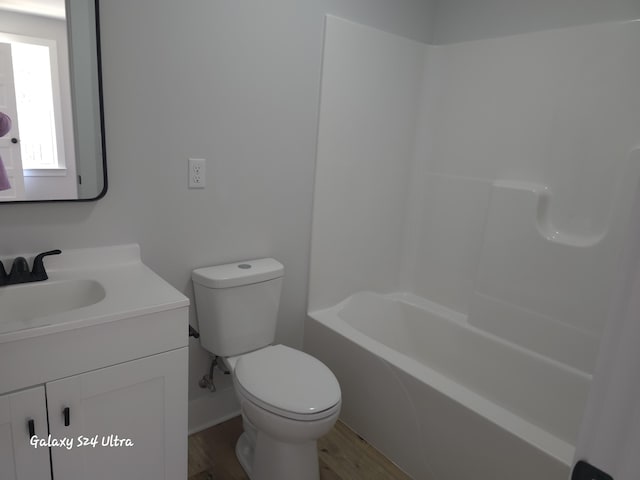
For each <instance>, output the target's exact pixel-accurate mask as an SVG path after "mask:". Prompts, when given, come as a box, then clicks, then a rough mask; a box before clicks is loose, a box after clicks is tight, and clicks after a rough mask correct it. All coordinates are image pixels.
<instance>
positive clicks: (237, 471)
mask: <svg viewBox="0 0 640 480" xmlns="http://www.w3.org/2000/svg"><path fill="white" fill-rule="evenodd" d="M241 433H242V420H241V418H240V417H236V418H233V419H231V420H229V421H227V422H224V423H221V424H220V425H216V426H215V427H211V428H209V429H207V430H204V431H202V432H199V433H196V434H195V435H191V436H190V437H189V480H248V477H247V476H246V474H245V473H244V470H242V467H241V466H240V463H239V462H238V460H237V459H236V455H235V444H236V440H237V439H238V437H239V436H240V434H241ZM318 456H319V459H320V479H321V480H360V479H362V480H365V479H366V480H407V479H410V477H408V476H407V475H406V474H404V473H403V472H402V471H400V470H399V469H398V467H396V466H395V465H394V464H393V463H391V462H390V461H389V460H388V459H387V458H386V457H385V456H383V455H382V454H381V453H380V452H378V451H377V450H376V449H375V448H373V447H372V446H371V445H369V444H368V443H367V442H366V441H364V440H363V439H362V438H360V437H359V436H358V435H356V434H355V433H354V432H353V431H351V430H350V429H349V428H348V427H347V426H346V425H344V424H343V423H342V422H338V423H336V426H335V427H334V428H333V430H332V431H331V432H329V434H328V435H326V436H325V437H323V438H321V439H320V440H319V441H318Z"/></svg>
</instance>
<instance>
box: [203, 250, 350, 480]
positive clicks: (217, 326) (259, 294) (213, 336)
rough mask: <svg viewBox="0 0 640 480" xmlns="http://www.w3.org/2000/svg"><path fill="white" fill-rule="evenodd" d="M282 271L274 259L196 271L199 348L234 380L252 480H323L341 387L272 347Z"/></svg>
mask: <svg viewBox="0 0 640 480" xmlns="http://www.w3.org/2000/svg"><path fill="white" fill-rule="evenodd" d="M283 271H284V269H283V266H282V264H281V263H279V262H278V261H276V260H274V259H272V258H267V259H260V260H252V261H244V262H239V263H234V264H227V265H219V266H214V267H205V268H200V269H196V270H194V271H193V273H192V279H193V283H194V291H195V297H196V309H197V313H198V323H199V326H200V341H201V344H202V346H203V347H204V348H205V349H207V350H209V351H210V352H211V353H213V354H215V355H217V356H219V357H221V358H222V359H223V361H224V362H225V364H226V365H227V367H228V368H229V370H230V371H231V372H232V373H233V384H234V389H235V392H236V395H237V397H238V400H239V402H240V407H241V411H242V418H243V427H244V433H243V434H242V435H241V436H240V438H239V439H238V442H237V444H236V455H237V457H238V460H239V461H240V464H241V465H242V467H243V468H244V470H245V471H246V473H247V475H248V476H249V478H250V479H251V480H318V479H319V467H318V454H317V444H316V442H317V439H318V438H320V437H321V436H323V435H324V434H326V433H327V432H328V431H329V430H330V429H331V428H332V427H333V425H334V424H335V422H336V420H337V418H338V415H339V413H340V406H341V392H340V385H339V384H338V381H337V379H336V378H335V376H334V375H333V373H332V372H331V370H329V368H327V367H326V366H325V365H324V364H323V363H322V362H320V361H319V360H317V359H316V358H314V357H312V356H311V355H308V354H306V353H304V352H301V351H299V350H296V349H293V348H290V347H287V346H284V345H272V343H273V340H274V337H275V327H276V320H277V313H278V307H279V301H280V291H281V286H282V276H283Z"/></svg>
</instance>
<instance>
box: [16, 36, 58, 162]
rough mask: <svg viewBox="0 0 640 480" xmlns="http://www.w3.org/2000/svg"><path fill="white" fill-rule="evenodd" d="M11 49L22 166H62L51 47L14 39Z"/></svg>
mask: <svg viewBox="0 0 640 480" xmlns="http://www.w3.org/2000/svg"><path fill="white" fill-rule="evenodd" d="M11 53H12V57H13V77H14V82H15V91H16V104H17V109H18V122H19V125H20V153H21V155H22V168H24V169H47V168H64V163H62V164H60V160H61V159H64V155H58V142H57V137H58V135H57V133H56V132H57V131H61V128H62V125H60V124H59V123H60V120H59V119H60V114H59V113H58V114H57V115H56V111H55V110H56V108H55V106H54V98H53V97H54V96H53V85H52V82H51V78H52V75H51V68H50V66H51V58H50V47H48V46H46V45H37V44H32V43H18V42H15V43H12V44H11ZM56 103H58V104H59V99H58V102H56ZM56 119H58V121H56ZM60 148H62V145H60Z"/></svg>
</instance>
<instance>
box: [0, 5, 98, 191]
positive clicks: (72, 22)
mask: <svg viewBox="0 0 640 480" xmlns="http://www.w3.org/2000/svg"><path fill="white" fill-rule="evenodd" d="M99 26H100V22H99V1H98V0H66V2H65V0H0V112H1V113H3V114H5V115H6V117H8V118H9V119H10V121H9V122H8V123H9V124H10V128H9V130H8V131H7V132H6V133H5V134H4V135H0V158H2V161H1V163H0V203H13V202H50V201H88V200H97V199H99V198H101V197H103V196H104V195H105V193H106V191H107V166H106V154H105V141H104V116H103V101H102V79H101V62H100V29H99ZM2 133H3V129H0V134H2ZM3 177H4V178H3ZM2 180H5V181H4V182H3V181H2Z"/></svg>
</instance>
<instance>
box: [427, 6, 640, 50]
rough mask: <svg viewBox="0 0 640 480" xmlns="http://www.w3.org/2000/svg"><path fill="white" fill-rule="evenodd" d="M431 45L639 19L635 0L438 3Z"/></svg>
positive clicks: (639, 15) (639, 9)
mask: <svg viewBox="0 0 640 480" xmlns="http://www.w3.org/2000/svg"><path fill="white" fill-rule="evenodd" d="M435 16H436V18H435V20H434V23H433V25H434V28H433V38H432V40H433V43H435V44H444V43H453V42H461V41H466V40H478V39H481V38H493V37H502V36H505V35H513V34H518V33H527V32H536V31H539V30H549V29H552V28H562V27H568V26H572V25H583V24H589V23H598V22H605V21H612V20H633V19H637V18H640V2H638V1H637V0H533V1H532V0H438V1H437V2H436V7H435Z"/></svg>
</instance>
